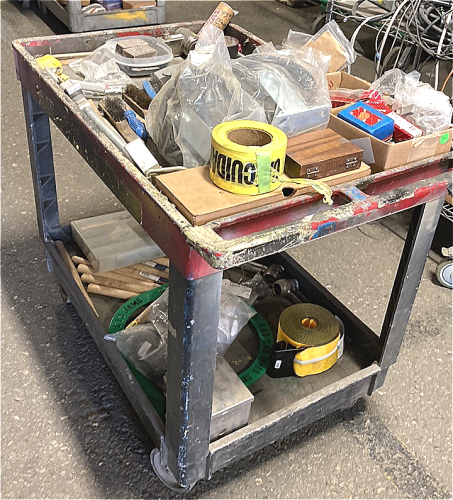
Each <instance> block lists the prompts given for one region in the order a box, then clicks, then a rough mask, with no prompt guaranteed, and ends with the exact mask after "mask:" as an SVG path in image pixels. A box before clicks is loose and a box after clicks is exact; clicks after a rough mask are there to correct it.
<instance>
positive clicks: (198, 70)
mask: <svg viewBox="0 0 453 500" xmlns="http://www.w3.org/2000/svg"><path fill="white" fill-rule="evenodd" d="M241 119H244V120H245V119H249V120H256V121H261V122H264V121H265V114H264V110H263V109H262V108H261V107H260V106H259V104H258V103H256V102H255V101H254V100H253V99H252V98H251V97H250V96H249V95H247V93H246V92H244V91H243V90H242V88H241V84H240V82H239V81H238V80H237V78H236V77H235V76H234V75H233V73H232V71H231V59H230V56H229V54H228V49H227V47H226V44H225V40H224V35H223V31H221V30H219V29H218V28H215V27H213V26H211V25H210V26H207V27H206V29H205V30H204V31H203V34H202V35H201V37H200V38H199V40H198V42H197V45H196V47H195V50H192V51H190V52H189V55H188V57H187V59H186V60H185V61H184V62H183V63H181V64H180V66H179V68H178V70H177V71H176V72H175V73H174V74H173V76H172V77H171V78H170V80H169V81H168V82H167V83H166V84H165V85H164V86H163V87H162V89H161V90H160V92H159V93H158V94H157V96H156V98H155V99H153V101H152V102H151V104H150V107H149V111H148V113H147V116H146V128H147V130H148V133H149V134H150V135H151V137H152V138H153V140H154V142H155V143H156V145H157V147H158V149H159V151H160V152H161V153H162V155H163V156H164V157H165V159H166V160H167V161H168V163H169V164H170V165H184V167H197V166H200V165H205V164H206V163H207V162H208V160H209V157H210V152H211V131H212V129H213V128H214V127H215V126H216V125H218V124H219V123H221V122H223V121H229V120H241Z"/></svg>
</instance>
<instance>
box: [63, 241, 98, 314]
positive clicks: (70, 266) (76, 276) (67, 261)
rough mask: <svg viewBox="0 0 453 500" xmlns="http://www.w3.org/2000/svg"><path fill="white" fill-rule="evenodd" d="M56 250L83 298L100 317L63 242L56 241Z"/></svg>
mask: <svg viewBox="0 0 453 500" xmlns="http://www.w3.org/2000/svg"><path fill="white" fill-rule="evenodd" d="M55 248H56V249H57V251H58V253H59V254H60V257H61V258H62V259H63V262H64V263H65V265H66V267H67V268H68V269H69V271H70V273H71V276H72V277H73V279H74V281H75V282H76V284H77V286H78V287H79V288H80V291H81V292H82V293H83V296H84V297H85V299H86V301H87V302H88V304H90V306H91V308H92V309H93V311H94V313H95V314H96V316H99V314H98V312H97V311H96V308H95V307H94V304H93V302H92V301H91V299H90V297H89V296H88V294H87V292H86V290H85V288H84V286H83V283H82V280H81V279H80V276H79V274H78V273H77V269H76V267H75V265H74V264H73V262H72V260H71V257H69V254H68V252H67V251H66V248H65V246H64V245H63V242H61V241H59V240H56V241H55Z"/></svg>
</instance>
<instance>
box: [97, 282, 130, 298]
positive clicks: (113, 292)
mask: <svg viewBox="0 0 453 500" xmlns="http://www.w3.org/2000/svg"><path fill="white" fill-rule="evenodd" d="M88 291H89V292H90V293H96V294H97V295H104V296H105V297H113V298H115V299H122V300H129V299H132V297H136V296H137V295H138V293H135V292H129V291H127V290H120V289H119V288H112V287H110V286H103V285H95V284H94V283H90V284H89V285H88Z"/></svg>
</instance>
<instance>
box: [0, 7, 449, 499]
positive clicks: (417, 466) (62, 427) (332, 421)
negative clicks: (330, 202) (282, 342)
mask: <svg viewBox="0 0 453 500" xmlns="http://www.w3.org/2000/svg"><path fill="white" fill-rule="evenodd" d="M215 4H216V2H214V3H213V2H196V3H194V2H190V3H187V2H173V1H169V2H168V3H167V20H168V21H169V22H177V21H182V20H195V19H199V18H206V16H207V15H208V14H209V13H210V12H211V11H212V8H213V6H214V5H215ZM232 4H234V7H235V8H237V10H239V12H240V14H239V16H238V17H237V21H236V22H237V23H238V24H240V25H242V26H244V27H246V28H247V29H249V30H250V31H252V32H255V33H256V34H258V35H260V36H261V37H263V38H264V39H268V40H272V41H274V42H275V43H279V42H281V40H282V38H284V37H285V35H286V34H287V31H288V29H289V28H292V29H294V30H302V31H307V30H308V28H309V26H310V24H311V22H312V21H313V19H314V18H315V16H316V13H317V11H318V8H317V7H307V8H300V9H291V8H289V7H287V6H285V5H282V4H280V3H277V2H255V3H252V2H236V3H235V2H232ZM1 9H2V12H1V14H2V32H1V40H2V46H1V51H2V59H1V64H2V75H1V79H2V80H1V82H2V88H1V92H2V117H3V120H2V187H3V196H2V292H3V293H2V352H1V361H2V364H1V374H2V379H1V381H2V435H1V440H2V462H1V466H2V486H1V487H2V491H1V494H2V497H3V498H173V497H175V496H176V497H177V495H175V494H174V493H172V492H171V491H169V490H168V489H166V488H165V487H164V486H163V485H162V484H161V483H160V481H159V480H158V479H157V478H156V476H155V475H154V473H153V471H152V468H151V466H150V463H149V459H148V457H149V452H150V450H151V448H152V443H151V442H150V440H149V438H148V435H147V434H146V432H145V430H144V428H143V427H142V426H141V424H140V422H139V420H138V418H137V417H136V415H135V413H134V411H133V410H132V408H131V406H130V405H129V403H128V401H127V400H126V398H125V396H124V395H123V393H122V391H121V389H120V388H119V386H118V384H117V383H116V381H115V379H114V378H113V376H112V375H111V373H110V371H109V369H108V367H107V366H106V364H105V362H104V360H103V358H102V357H101V355H100V354H99V352H98V351H97V349H96V347H95V345H94V342H93V341H92V339H91V337H90V335H89V334H88V332H87V330H86V329H85V327H84V325H83V324H82V323H81V321H80V319H79V317H78V315H77V313H76V312H75V310H74V309H73V308H72V306H70V305H67V304H64V303H62V301H61V298H60V295H59V286H58V284H57V282H56V280H55V278H54V277H53V276H52V275H51V274H49V273H47V271H46V266H45V259H44V253H43V248H42V245H41V242H40V239H39V237H38V234H37V226H36V215H35V208H34V198H33V189H32V183H31V178H30V171H29V163H28V153H27V143H26V136H25V129H24V120H23V112H22V103H21V94H20V85H19V83H18V82H17V81H16V80H15V74H14V64H13V57H12V51H11V46H10V45H11V41H12V40H13V39H15V38H18V37H23V36H35V35H36V36H37V35H46V34H52V33H63V32H65V28H64V27H63V26H62V25H61V24H59V23H58V22H56V21H55V20H54V19H53V18H52V17H49V18H42V17H40V16H39V15H38V14H37V12H36V10H31V11H28V12H24V11H22V10H21V9H20V8H18V7H17V6H16V4H14V3H10V2H1ZM353 72H354V73H355V74H357V75H358V76H361V77H365V78H367V79H370V78H372V64H371V63H370V61H368V60H366V59H364V58H359V60H358V62H357V63H356V65H355V67H354V71H353ZM52 130H53V137H54V152H55V162H56V170H57V181H59V183H58V192H59V197H60V214H61V219H62V221H63V222H65V223H66V222H69V221H70V220H71V219H75V218H81V217H84V216H89V215H96V214H100V213H107V212H108V211H112V210H114V209H115V208H116V209H117V208H118V206H119V204H118V202H117V201H116V199H115V198H113V196H112V195H111V194H110V192H109V191H108V190H107V189H106V188H105V187H104V185H103V184H102V183H101V182H100V181H99V180H98V179H97V178H96V177H95V176H94V175H93V174H92V172H91V171H90V169H89V168H88V166H87V165H86V164H85V163H84V162H83V160H82V159H81V158H80V157H79V156H78V155H77V154H76V152H75V150H74V149H73V148H72V147H70V145H69V143H68V142H67V140H66V139H65V138H64V137H63V136H62V134H61V133H60V132H58V130H56V128H55V127H53V129H52ZM406 222H407V216H404V215H403V216H398V217H390V218H387V219H385V220H383V221H382V222H381V223H373V224H368V225H366V226H364V227H362V228H360V229H352V230H350V231H347V232H345V233H340V234H337V235H335V236H332V237H330V238H326V239H322V240H319V241H316V242H313V243H311V244H310V245H304V246H302V247H300V248H298V249H295V250H293V251H292V252H291V253H292V254H293V256H295V257H296V258H297V259H298V260H299V261H300V262H302V263H303V265H304V266H305V267H306V268H307V269H308V270H309V271H310V272H311V273H312V274H314V275H315V276H316V277H317V279H319V280H320V281H321V282H322V283H323V284H325V285H326V286H327V287H329V289H330V290H331V291H332V292H333V293H334V294H335V295H336V296H337V297H338V298H339V299H340V300H342V301H343V302H344V303H345V304H347V305H348V306H349V307H350V308H351V309H352V310H353V311H354V312H355V313H356V314H357V315H358V316H359V317H360V318H362V319H363V320H364V321H365V322H366V323H367V324H368V325H369V326H370V327H371V328H373V329H375V330H376V331H379V328H380V326H381V318H382V317H383V314H384V311H385V307H386V301H387V297H388V294H389V291H390V287H391V284H392V280H393V275H394V272H395V269H396V266H397V263H398V258H399V253H400V251H401V248H402V244H403V240H402V236H404V233H405V225H406ZM448 228H449V229H447V231H451V226H448ZM450 236H451V235H448V234H444V235H441V237H444V238H447V239H448V238H449V237H450ZM444 244H446V243H444ZM438 260H439V257H438V256H437V255H436V254H434V253H431V255H430V258H429V259H428V261H427V264H426V267H425V271H424V274H423V279H422V283H421V285H420V289H419V292H418V295H417V299H416V301H415V304H414V307H413V311H412V314H411V318H410V323H409V327H408V331H407V334H406V337H405V340H404V343H403V346H402V349H401V353H400V356H399V359H398V362H397V363H396V364H395V365H394V366H393V367H392V368H390V370H389V374H388V377H387V380H386V383H385V385H384V386H383V387H382V388H381V389H380V390H379V391H378V392H377V393H375V394H374V395H373V397H372V398H369V399H366V400H361V401H359V402H358V403H357V404H356V405H355V406H354V407H353V408H351V409H349V410H345V411H339V412H336V413H335V414H333V415H331V416H329V417H327V418H324V419H322V420H321V421H319V422H317V423H315V424H313V425H311V426H309V427H307V428H306V429H303V430H302V431H300V432H298V433H296V434H294V435H292V436H290V437H288V438H287V439H284V440H283V441H281V442H279V443H276V444H274V445H271V446H268V447H267V448H265V449H264V450H262V451H261V452H259V453H256V454H254V455H252V456H250V457H248V458H247V459H245V460H242V461H240V462H239V463H237V464H234V465H232V466H230V467H229V468H227V469H224V470H222V471H220V472H218V473H216V474H215V475H214V477H213V478H212V480H211V481H209V482H200V483H198V484H197V485H196V486H195V488H194V489H193V490H192V491H191V492H190V493H188V494H187V495H186V497H187V498H451V496H452V465H451V409H452V404H451V385H452V371H451V360H452V343H451V292H450V291H448V290H447V289H445V288H441V287H440V286H438V285H437V284H436V281H435V278H433V273H434V272H435V267H436V261H438Z"/></svg>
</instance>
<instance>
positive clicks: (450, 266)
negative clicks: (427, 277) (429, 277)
mask: <svg viewBox="0 0 453 500" xmlns="http://www.w3.org/2000/svg"><path fill="white" fill-rule="evenodd" d="M436 277H437V279H438V281H439V283H440V284H441V285H442V286H445V287H446V288H453V260H452V259H443V260H441V261H440V262H439V264H438V265H437V269H436Z"/></svg>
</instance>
